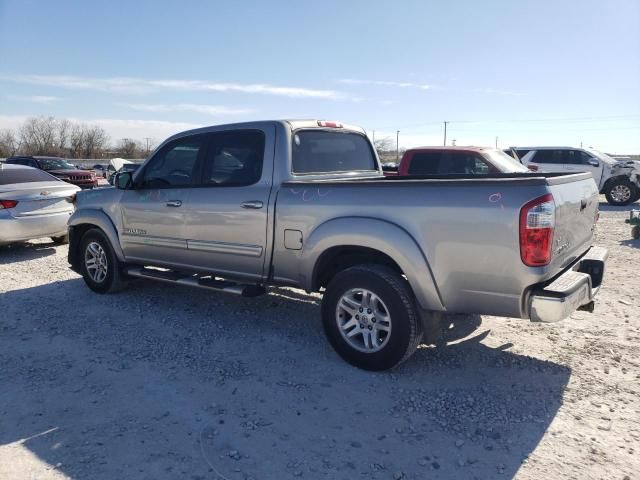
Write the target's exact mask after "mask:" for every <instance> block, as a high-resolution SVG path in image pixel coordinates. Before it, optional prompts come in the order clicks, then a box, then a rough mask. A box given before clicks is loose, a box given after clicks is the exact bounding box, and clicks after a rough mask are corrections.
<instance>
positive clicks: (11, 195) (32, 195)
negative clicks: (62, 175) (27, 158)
mask: <svg viewBox="0 0 640 480" xmlns="http://www.w3.org/2000/svg"><path fill="white" fill-rule="evenodd" d="M79 191H80V187H77V186H75V185H72V184H70V183H67V182H64V181H62V180H59V179H58V178H56V177H54V176H53V175H50V174H48V173H46V172H45V171H43V170H38V169H36V168H31V167H25V166H23V165H6V164H1V163H0V245H7V244H10V243H14V242H22V241H25V240H31V239H34V238H42V237H50V238H51V239H52V240H53V241H54V242H55V243H58V244H62V243H67V241H68V235H67V221H68V220H69V217H70V216H71V214H72V213H73V212H74V209H75V208H74V204H73V200H74V198H75V194H76V193H77V192H79Z"/></svg>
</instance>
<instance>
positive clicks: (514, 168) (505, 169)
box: [483, 150, 529, 173]
mask: <svg viewBox="0 0 640 480" xmlns="http://www.w3.org/2000/svg"><path fill="white" fill-rule="evenodd" d="M483 153H484V154H486V155H487V156H488V157H489V159H490V160H491V163H493V165H494V166H495V167H496V168H497V169H498V170H500V171H501V172H502V173H514V172H528V171H529V169H528V168H527V167H525V166H524V165H522V164H521V163H520V162H518V161H517V160H516V159H514V158H513V157H512V156H510V155H507V154H506V153H504V152H503V151H501V150H484V151H483Z"/></svg>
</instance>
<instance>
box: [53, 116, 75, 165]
mask: <svg viewBox="0 0 640 480" xmlns="http://www.w3.org/2000/svg"><path fill="white" fill-rule="evenodd" d="M56 127H57V129H56V144H57V147H58V152H57V155H61V156H67V154H68V153H69V135H70V134H71V127H72V123H71V122H70V121H69V120H67V119H66V118H63V119H60V120H58V121H57V122H56Z"/></svg>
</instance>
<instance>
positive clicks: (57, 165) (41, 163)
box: [5, 156, 98, 189]
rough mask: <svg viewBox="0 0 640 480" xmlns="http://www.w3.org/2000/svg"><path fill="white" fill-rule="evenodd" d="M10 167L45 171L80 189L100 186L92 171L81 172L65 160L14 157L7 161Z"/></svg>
mask: <svg viewBox="0 0 640 480" xmlns="http://www.w3.org/2000/svg"><path fill="white" fill-rule="evenodd" d="M5 163H6V164H9V165H25V166H27V167H32V168H38V169H40V170H44V171H45V172H47V173H50V174H51V175H53V176H55V177H58V178H59V179H60V180H64V181H65V182H68V183H71V184H73V185H77V186H78V187H80V188H82V189H85V188H94V187H96V186H98V179H97V178H96V175H95V173H94V172H92V171H87V170H81V169H79V168H77V167H76V166H75V165H72V164H71V163H69V162H67V161H66V160H65V159H64V158H58V157H39V156H13V157H9V158H7V160H5Z"/></svg>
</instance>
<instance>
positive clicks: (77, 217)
mask: <svg viewBox="0 0 640 480" xmlns="http://www.w3.org/2000/svg"><path fill="white" fill-rule="evenodd" d="M68 226H69V263H70V264H71V265H72V266H73V267H76V268H77V265H78V258H79V257H78V255H79V249H80V239H81V238H82V236H83V235H84V234H85V233H86V232H87V231H88V230H90V229H92V228H98V229H100V230H102V232H103V233H104V234H105V235H106V236H107V238H108V239H109V243H111V248H113V251H114V252H115V254H116V257H118V260H119V261H121V262H123V261H124V252H123V251H122V247H121V246H120V241H119V237H118V231H117V230H116V227H115V225H114V224H113V222H112V221H111V219H110V218H109V217H108V216H107V214H106V213H104V212H103V211H101V210H97V209H85V210H76V212H75V213H74V214H73V215H72V216H71V218H70V219H69V222H68Z"/></svg>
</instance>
